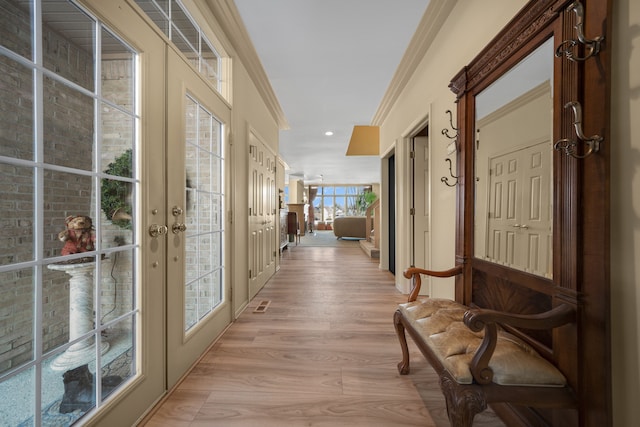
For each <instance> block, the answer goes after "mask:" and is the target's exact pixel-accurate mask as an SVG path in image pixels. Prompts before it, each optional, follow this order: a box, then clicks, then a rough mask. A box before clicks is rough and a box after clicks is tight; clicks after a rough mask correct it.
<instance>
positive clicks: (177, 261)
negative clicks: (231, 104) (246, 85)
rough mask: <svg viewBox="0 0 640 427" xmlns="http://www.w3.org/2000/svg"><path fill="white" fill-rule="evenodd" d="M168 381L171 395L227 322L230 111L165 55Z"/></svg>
mask: <svg viewBox="0 0 640 427" xmlns="http://www.w3.org/2000/svg"><path fill="white" fill-rule="evenodd" d="M167 72H168V78H167V82H168V84H167V99H168V105H167V112H168V118H167V152H166V154H167V157H166V171H167V181H166V194H167V203H166V206H165V212H166V218H167V224H166V227H167V229H166V230H164V229H163V230H160V232H161V233H162V232H165V231H166V239H167V261H166V269H167V381H168V387H169V388H171V386H173V385H174V384H175V383H176V382H177V381H178V379H179V378H180V377H181V376H182V375H183V374H184V373H185V372H186V371H187V369H188V368H189V367H190V366H191V365H192V364H193V362H194V361H195V360H196V359H197V358H198V357H199V356H200V355H201V354H202V352H203V351H204V350H206V348H207V346H208V345H209V344H210V343H211V341H212V340H213V339H214V338H215V337H216V336H217V335H219V334H220V333H221V332H222V331H223V330H224V328H225V327H226V326H227V325H228V324H229V323H230V322H231V316H232V315H231V311H232V310H231V304H230V299H229V294H230V292H229V283H228V282H229V281H228V280H227V276H228V275H227V268H226V265H225V264H226V261H227V260H226V258H225V256H224V253H225V247H228V233H227V232H226V231H225V229H226V218H225V204H226V199H225V198H226V194H228V192H227V189H226V185H227V184H226V182H227V180H226V179H225V175H226V173H225V153H226V151H227V150H226V140H227V138H226V137H225V132H226V129H227V127H228V123H229V120H230V110H229V108H228V106H227V104H226V103H224V102H223V101H222V100H221V98H220V97H219V95H218V94H217V93H216V92H215V91H214V90H213V88H212V87H211V86H210V85H209V84H208V83H207V82H205V81H204V80H203V78H202V77H201V76H200V75H199V74H198V73H197V72H196V71H194V70H193V68H192V67H190V66H189V65H188V64H187V63H186V62H185V60H184V59H183V58H182V57H181V56H179V55H178V54H176V53H175V52H174V51H173V50H172V49H171V48H168V53H167Z"/></svg>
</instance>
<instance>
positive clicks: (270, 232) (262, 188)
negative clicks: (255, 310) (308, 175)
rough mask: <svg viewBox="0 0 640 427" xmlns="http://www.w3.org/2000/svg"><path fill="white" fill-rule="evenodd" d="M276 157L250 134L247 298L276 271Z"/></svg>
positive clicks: (251, 296)
mask: <svg viewBox="0 0 640 427" xmlns="http://www.w3.org/2000/svg"><path fill="white" fill-rule="evenodd" d="M276 202H277V195H276V156H275V154H273V153H272V152H271V150H269V149H268V148H267V146H266V145H265V144H264V143H263V142H262V141H260V139H259V138H258V137H257V135H255V133H254V132H252V131H250V132H249V296H250V298H253V297H254V296H255V295H256V294H257V293H258V291H259V290H260V289H262V287H263V286H264V284H265V283H266V282H267V280H269V278H270V277H271V276H272V275H273V274H274V273H275V271H276V257H277V248H278V246H279V244H278V239H277V224H276V213H277V205H276Z"/></svg>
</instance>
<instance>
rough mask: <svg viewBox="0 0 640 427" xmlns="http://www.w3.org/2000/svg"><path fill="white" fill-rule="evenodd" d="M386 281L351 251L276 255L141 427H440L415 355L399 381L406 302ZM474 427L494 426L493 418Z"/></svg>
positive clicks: (435, 399)
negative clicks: (400, 319) (267, 274)
mask: <svg viewBox="0 0 640 427" xmlns="http://www.w3.org/2000/svg"><path fill="white" fill-rule="evenodd" d="M393 279H394V278H393V276H392V275H391V274H390V273H389V272H385V271H381V270H379V269H378V260H370V259H369V258H368V257H367V256H366V255H365V254H364V252H363V251H362V250H361V249H360V248H359V247H357V246H354V247H346V248H343V247H340V248H328V247H303V246H298V247H295V246H294V247H291V248H289V249H287V250H285V251H284V252H283V260H282V264H281V269H280V271H279V272H277V273H276V275H275V276H274V277H273V278H272V279H271V280H270V281H269V282H268V283H267V285H266V286H265V287H264V288H263V290H262V291H260V293H259V294H258V295H257V297H256V298H255V299H254V300H253V301H252V303H251V304H250V306H249V308H247V310H245V312H243V313H242V315H241V316H240V318H239V319H238V320H237V321H236V322H235V323H234V324H233V325H232V326H231V327H230V328H229V329H228V330H227V332H226V333H225V334H224V335H223V336H222V337H221V338H220V339H219V340H218V342H217V343H216V344H215V345H214V346H213V347H212V349H211V350H210V351H209V352H208V353H207V354H206V355H205V356H204V357H203V358H202V360H201V361H200V362H199V363H198V364H197V365H196V366H195V367H194V369H193V370H192V371H191V372H190V373H189V375H188V376H186V377H185V379H184V380H183V381H182V382H181V383H180V384H179V386H178V387H177V388H176V389H175V390H173V392H172V393H171V394H170V396H169V397H168V398H167V399H166V400H165V401H164V402H163V403H162V404H161V405H160V406H159V407H158V408H156V410H155V412H154V413H153V415H152V416H149V417H147V419H146V420H145V421H146V423H145V422H143V423H142V425H146V426H147V427H169V426H170V427H183V426H190V427H191V426H224V427H290V426H293V427H295V426H326V427H331V426H336V427H337V426H340V427H345V426H363V427H364V426H366V427H372V426H380V427H383V426H389V427H391V426H393V427H398V426H448V421H447V419H446V410H445V404H444V399H443V397H442V394H441V392H440V387H439V386H438V380H437V377H436V375H435V373H434V372H433V370H432V369H431V367H430V366H429V365H428V364H427V363H426V361H425V359H424V358H423V357H422V356H421V354H420V352H419V351H418V350H417V348H416V347H415V346H413V343H411V345H412V347H411V348H412V356H413V358H412V366H411V369H412V371H411V374H410V375H408V376H401V375H399V374H398V372H397V369H396V364H397V363H398V361H399V360H400V355H401V354H400V347H399V344H398V341H397V337H396V335H395V331H394V328H393V321H392V316H393V312H394V311H395V307H396V305H397V304H398V303H400V302H404V301H405V299H406V296H404V295H401V294H400V293H398V292H397V291H396V289H395V287H394V285H393V283H394V281H393ZM263 301H270V304H269V306H268V309H267V310H266V311H265V312H263V313H254V311H253V310H254V308H255V307H256V306H257V305H259V304H260V303H261V302H263ZM474 425H476V426H482V427H494V426H503V424H502V423H501V422H500V421H499V420H497V418H496V417H495V415H493V413H491V412H485V413H483V414H480V415H479V416H477V417H476V422H475V424H474Z"/></svg>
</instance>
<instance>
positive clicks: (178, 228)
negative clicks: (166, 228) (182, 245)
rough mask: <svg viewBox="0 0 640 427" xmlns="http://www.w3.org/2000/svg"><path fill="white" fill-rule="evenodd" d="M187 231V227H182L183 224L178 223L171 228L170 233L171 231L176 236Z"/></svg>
mask: <svg viewBox="0 0 640 427" xmlns="http://www.w3.org/2000/svg"><path fill="white" fill-rule="evenodd" d="M186 229H187V226H186V225H184V223H180V222H176V223H174V224H173V225H172V226H171V231H173V234H178V233H180V232H181V231H185V230H186Z"/></svg>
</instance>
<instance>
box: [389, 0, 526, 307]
mask: <svg viewBox="0 0 640 427" xmlns="http://www.w3.org/2000/svg"><path fill="white" fill-rule="evenodd" d="M524 4H525V1H523V0H518V1H513V0H488V1H482V2H475V1H458V2H457V4H456V6H455V7H454V9H453V11H452V12H451V14H450V15H449V18H448V19H447V20H446V22H444V24H443V25H442V29H441V30H440V33H439V34H438V35H437V36H436V37H435V39H434V40H433V43H432V44H431V46H430V48H429V50H428V52H427V54H426V55H425V57H424V59H423V60H422V61H421V63H420V65H419V66H418V69H417V70H416V72H415V74H414V75H413V76H412V77H411V79H410V81H409V82H408V84H407V87H406V88H405V89H404V90H403V92H402V94H401V96H400V98H399V101H398V102H397V103H396V104H395V105H394V106H393V108H392V110H391V112H390V114H389V115H388V117H387V118H386V119H385V120H384V122H383V124H382V126H381V129H380V152H381V153H387V152H388V151H389V150H391V149H394V147H395V154H396V174H397V177H398V178H397V180H398V181H397V184H398V191H397V197H398V198H399V199H398V200H397V203H396V206H397V213H396V218H397V221H396V227H397V230H396V233H397V238H396V241H397V244H396V285H397V286H398V288H399V289H401V290H403V291H406V290H407V289H408V286H409V284H408V281H407V280H406V279H404V278H403V277H402V275H401V274H400V273H401V272H402V270H404V269H405V268H407V267H408V266H409V264H410V258H409V257H410V252H409V243H408V242H409V241H410V240H409V236H408V233H409V229H408V225H407V224H408V221H402V218H408V200H402V199H403V197H404V198H405V199H406V198H407V197H408V196H407V194H406V193H408V191H405V189H408V188H409V182H408V180H409V177H408V149H407V146H408V143H409V141H408V139H407V137H410V136H411V133H412V132H415V131H418V130H420V128H419V126H420V125H418V124H422V123H424V122H425V120H426V119H428V123H429V133H430V146H431V152H430V158H431V171H432V173H431V191H430V197H431V201H430V203H431V206H432V215H431V224H432V227H431V236H432V245H431V248H432V250H431V254H432V255H431V265H430V266H427V267H429V268H431V269H435V270H438V269H448V268H451V267H453V265H454V255H455V246H454V243H455V242H454V239H453V238H452V236H454V234H455V209H456V189H455V188H453V187H447V186H446V185H445V184H443V183H442V182H440V178H441V177H443V176H448V175H449V170H448V166H447V163H446V162H445V158H446V157H447V151H446V150H447V145H448V144H449V139H447V138H446V137H445V136H444V135H442V133H441V131H442V129H445V128H449V127H450V125H449V116H448V115H447V114H446V113H445V112H446V110H452V111H454V120H455V109H456V105H455V96H454V94H453V92H451V90H450V89H449V87H448V86H449V82H450V81H451V78H452V77H453V76H454V75H455V74H457V73H458V72H459V71H460V70H461V69H462V67H464V66H465V65H466V64H467V63H468V62H470V61H471V60H472V59H473V58H474V57H475V56H476V55H477V53H478V52H479V51H480V50H481V49H482V48H483V47H484V46H485V45H486V44H487V43H488V42H489V41H490V40H491V39H492V38H493V37H494V36H495V35H496V34H497V32H498V30H499V29H500V28H502V27H503V26H504V25H505V24H506V23H507V22H508V21H509V20H510V19H511V18H512V17H513V15H515V14H516V12H517V11H518V10H520V8H521V7H522V6H523V5H524ZM417 126H418V128H416V127H417ZM414 128H416V129H414ZM453 164H454V168H455V156H453ZM454 173H455V169H454ZM382 203H383V204H384V203H385V201H384V200H382ZM436 207H437V208H436ZM381 238H382V239H384V238H385V235H384V234H382V235H381ZM382 246H383V247H384V246H385V243H384V241H383V243H382ZM383 256H384V254H383ZM447 282H448V285H446V284H445V283H447ZM437 284H438V285H439V286H434V287H433V288H432V291H431V295H433V296H436V297H448V298H452V297H453V280H448V279H439V280H438V282H437Z"/></svg>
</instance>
